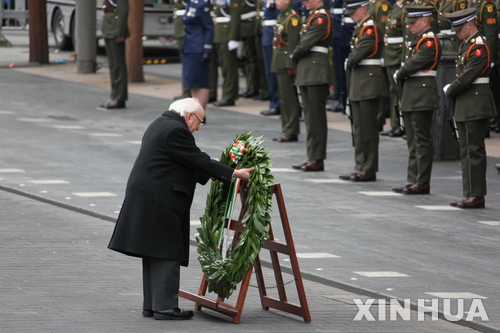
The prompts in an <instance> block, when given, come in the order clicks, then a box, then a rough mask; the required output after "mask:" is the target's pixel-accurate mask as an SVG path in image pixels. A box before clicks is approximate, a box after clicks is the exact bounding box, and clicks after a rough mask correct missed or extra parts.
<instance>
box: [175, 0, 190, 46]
mask: <svg viewBox="0 0 500 333" xmlns="http://www.w3.org/2000/svg"><path fill="white" fill-rule="evenodd" d="M186 6H187V1H184V0H174V38H182V37H184V26H183V24H182V17H183V16H184V13H185V12H186Z"/></svg>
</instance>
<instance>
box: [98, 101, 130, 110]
mask: <svg viewBox="0 0 500 333" xmlns="http://www.w3.org/2000/svg"><path fill="white" fill-rule="evenodd" d="M99 107H100V108H103V109H106V110H111V109H123V108H125V107H126V106H125V102H123V101H113V100H110V101H107V102H106V103H104V104H99Z"/></svg>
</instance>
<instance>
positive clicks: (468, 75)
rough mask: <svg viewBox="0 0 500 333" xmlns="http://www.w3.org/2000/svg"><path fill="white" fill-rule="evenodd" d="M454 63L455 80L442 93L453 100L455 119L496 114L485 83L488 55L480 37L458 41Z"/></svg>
mask: <svg viewBox="0 0 500 333" xmlns="http://www.w3.org/2000/svg"><path fill="white" fill-rule="evenodd" d="M458 57H459V58H458V60H457V64H456V70H455V72H456V79H455V80H454V81H453V82H452V83H451V84H450V87H449V88H448V90H447V91H446V95H447V96H450V97H452V98H453V99H454V100H455V110H454V111H455V115H454V116H455V120H456V121H469V120H477V119H490V118H492V117H494V116H495V115H496V112H495V106H494V102H493V96H492V95H491V90H490V87H489V84H488V77H489V73H490V67H489V65H490V56H489V50H488V49H487V47H486V45H485V43H484V41H483V38H482V37H481V36H480V35H479V33H477V34H476V35H474V36H472V37H471V38H470V39H469V40H468V41H464V42H462V45H460V49H459V55H458Z"/></svg>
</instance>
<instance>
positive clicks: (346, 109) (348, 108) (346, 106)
mask: <svg viewBox="0 0 500 333" xmlns="http://www.w3.org/2000/svg"><path fill="white" fill-rule="evenodd" d="M345 72H346V73H345V77H346V87H347V91H346V96H347V97H346V99H345V104H344V112H343V113H344V114H345V115H346V116H347V118H349V121H350V122H351V140H352V146H353V147H355V146H354V144H355V142H354V121H353V119H352V111H351V103H350V102H349V85H350V78H351V69H350V68H347V69H346V71H345Z"/></svg>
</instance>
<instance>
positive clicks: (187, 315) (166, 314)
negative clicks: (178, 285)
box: [153, 308, 194, 320]
mask: <svg viewBox="0 0 500 333" xmlns="http://www.w3.org/2000/svg"><path fill="white" fill-rule="evenodd" d="M193 316H194V313H193V311H191V310H182V309H179V308H175V309H170V310H164V311H155V312H154V315H153V318H154V319H156V320H186V319H191V318H193Z"/></svg>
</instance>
